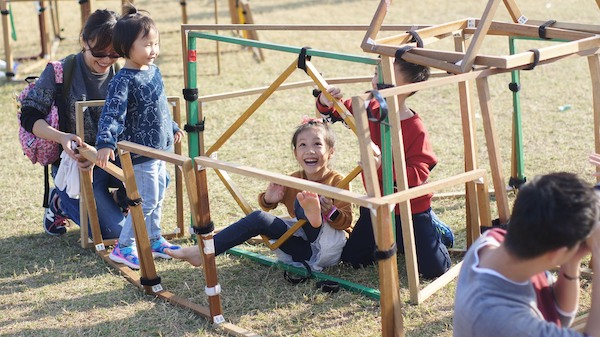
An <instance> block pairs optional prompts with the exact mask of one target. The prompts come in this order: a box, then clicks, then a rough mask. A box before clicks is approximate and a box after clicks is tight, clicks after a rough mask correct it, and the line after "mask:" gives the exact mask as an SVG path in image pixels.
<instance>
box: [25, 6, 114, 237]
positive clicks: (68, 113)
mask: <svg viewBox="0 0 600 337" xmlns="http://www.w3.org/2000/svg"><path fill="white" fill-rule="evenodd" d="M118 18H119V17H118V15H117V13H115V12H113V11H109V10H106V9H105V10H96V11H95V12H94V13H92V14H91V15H90V16H89V18H88V19H87V21H86V23H85V25H84V26H83V28H82V30H81V34H80V43H81V47H82V49H81V51H80V52H79V53H77V54H75V55H73V56H68V57H66V58H65V59H63V60H61V62H62V64H63V70H64V79H63V82H64V83H65V85H66V86H68V88H64V90H62V89H61V85H57V84H56V83H55V73H54V67H53V66H52V65H50V64H49V65H48V66H47V67H46V68H45V69H44V71H43V72H42V74H41V75H40V78H39V79H38V80H37V82H36V85H35V88H34V89H32V90H31V91H30V92H29V93H28V94H27V97H25V98H24V99H23V101H22V102H21V125H22V126H23V127H24V128H25V129H26V130H27V131H29V132H32V133H33V134H35V135H36V136H38V137H41V138H45V139H48V140H52V141H55V142H57V143H60V144H61V146H62V148H63V150H64V152H65V153H66V154H67V155H68V156H69V157H71V158H72V159H74V160H76V161H77V165H78V166H79V167H80V168H83V169H87V170H91V169H93V179H94V180H93V181H94V196H95V198H96V202H97V205H98V209H99V210H101V212H98V217H99V222H100V228H101V231H102V236H103V238H105V239H110V238H118V237H119V234H120V233H121V228H122V227H123V224H124V223H125V217H124V214H123V208H122V207H119V205H118V204H117V202H115V198H113V194H112V193H111V192H110V191H109V187H122V184H121V183H120V181H118V180H116V179H115V178H113V177H112V176H110V175H109V174H108V173H106V172H105V171H104V170H102V169H96V168H94V165H93V163H91V162H89V161H87V160H85V159H83V158H82V157H80V155H79V154H78V153H77V151H76V146H75V144H77V145H81V144H82V142H86V143H88V144H90V145H94V144H95V141H96V132H97V129H98V119H99V118H100V114H101V113H102V107H101V106H100V107H88V108H87V109H86V110H85V112H84V128H85V137H84V139H81V138H79V137H78V136H77V135H76V130H75V102H77V101H80V100H103V99H105V98H106V94H107V88H108V82H110V80H111V79H112V78H113V76H114V75H115V73H116V70H115V67H114V65H115V62H116V61H117V59H118V58H119V55H117V54H116V53H115V51H114V49H113V47H112V37H113V31H114V27H115V24H116V23H117V19H118ZM67 60H69V61H67ZM60 92H62V93H64V94H65V97H64V98H65V99H64V100H57V101H56V105H57V106H59V128H58V130H57V129H55V128H53V127H51V126H50V125H49V124H48V123H47V122H46V121H45V120H44V117H45V116H46V115H47V114H48V113H49V111H50V107H51V106H52V104H53V102H54V101H55V100H56V98H57V96H56V94H57V93H60ZM59 101H62V102H63V104H60V102H59ZM61 105H62V108H60V106H61ZM59 161H60V159H59ZM58 167H59V163H54V164H53V165H52V177H53V178H56V173H57V171H58ZM66 190H67V189H65V190H62V191H61V190H59V189H58V188H54V189H52V190H51V192H50V193H49V198H48V208H46V212H45V213H44V229H45V231H46V233H48V234H50V235H54V236H59V235H63V234H64V233H65V232H66V228H65V225H66V224H67V219H71V220H72V221H73V222H75V223H77V224H78V225H79V224H80V219H79V200H78V199H74V198H71V197H70V196H69V194H68V193H67V192H66Z"/></svg>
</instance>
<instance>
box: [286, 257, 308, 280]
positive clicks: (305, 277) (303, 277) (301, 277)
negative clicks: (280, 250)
mask: <svg viewBox="0 0 600 337" xmlns="http://www.w3.org/2000/svg"><path fill="white" fill-rule="evenodd" d="M301 263H302V264H303V265H304V268H306V275H292V274H290V273H288V272H287V270H285V271H284V272H283V278H284V279H285V280H286V281H288V282H289V283H291V284H294V285H295V284H300V283H304V282H306V280H308V279H309V278H311V277H312V269H311V268H310V266H309V265H308V263H307V262H306V261H301Z"/></svg>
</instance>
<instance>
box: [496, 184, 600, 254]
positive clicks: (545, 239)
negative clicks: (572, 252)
mask: <svg viewBox="0 0 600 337" xmlns="http://www.w3.org/2000/svg"><path fill="white" fill-rule="evenodd" d="M598 215H599V208H598V196H597V195H596V192H595V191H594V190H593V189H592V187H591V186H590V185H589V184H588V183H586V182H585V181H584V180H582V179H580V178H578V177H577V176H576V175H575V174H572V173H566V172H560V173H551V174H547V175H543V176H537V177H535V178H533V180H531V181H529V182H527V183H526V184H524V185H523V186H522V187H521V188H520V189H519V194H518V195H517V199H516V200H515V204H514V206H513V212H512V215H511V218H510V221H509V225H508V232H507V234H506V238H505V241H504V244H505V246H506V248H507V250H508V251H509V252H511V253H512V254H514V255H515V256H516V257H518V258H521V259H529V258H535V257H538V256H540V255H542V254H544V253H546V252H549V251H552V250H554V249H558V248H561V247H568V248H569V249H571V248H573V247H574V246H575V245H576V244H577V243H579V242H582V241H583V240H585V238H586V237H587V236H588V235H589V233H590V232H591V230H592V228H593V227H594V225H595V224H596V222H597V221H598Z"/></svg>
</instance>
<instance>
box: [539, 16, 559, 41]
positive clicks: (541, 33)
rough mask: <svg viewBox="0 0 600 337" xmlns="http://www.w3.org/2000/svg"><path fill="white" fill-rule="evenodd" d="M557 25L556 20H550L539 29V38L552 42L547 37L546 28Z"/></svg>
mask: <svg viewBox="0 0 600 337" xmlns="http://www.w3.org/2000/svg"><path fill="white" fill-rule="evenodd" d="M555 23H556V20H548V21H546V22H544V23H543V24H542V25H541V26H539V27H538V36H539V37H540V39H545V40H550V38H549V37H547V36H546V28H548V27H549V26H552V25H553V24H555Z"/></svg>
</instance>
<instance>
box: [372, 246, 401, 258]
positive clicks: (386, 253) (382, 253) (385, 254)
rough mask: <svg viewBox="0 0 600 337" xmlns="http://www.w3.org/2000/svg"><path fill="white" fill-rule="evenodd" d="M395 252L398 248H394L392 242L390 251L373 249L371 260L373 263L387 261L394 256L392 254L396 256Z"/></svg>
mask: <svg viewBox="0 0 600 337" xmlns="http://www.w3.org/2000/svg"><path fill="white" fill-rule="evenodd" d="M397 251H398V246H396V243H395V242H394V244H393V245H392V247H390V249H388V250H379V249H375V252H374V253H373V259H374V260H375V261H379V260H387V259H389V258H390V257H392V256H394V254H396V252H397Z"/></svg>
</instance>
